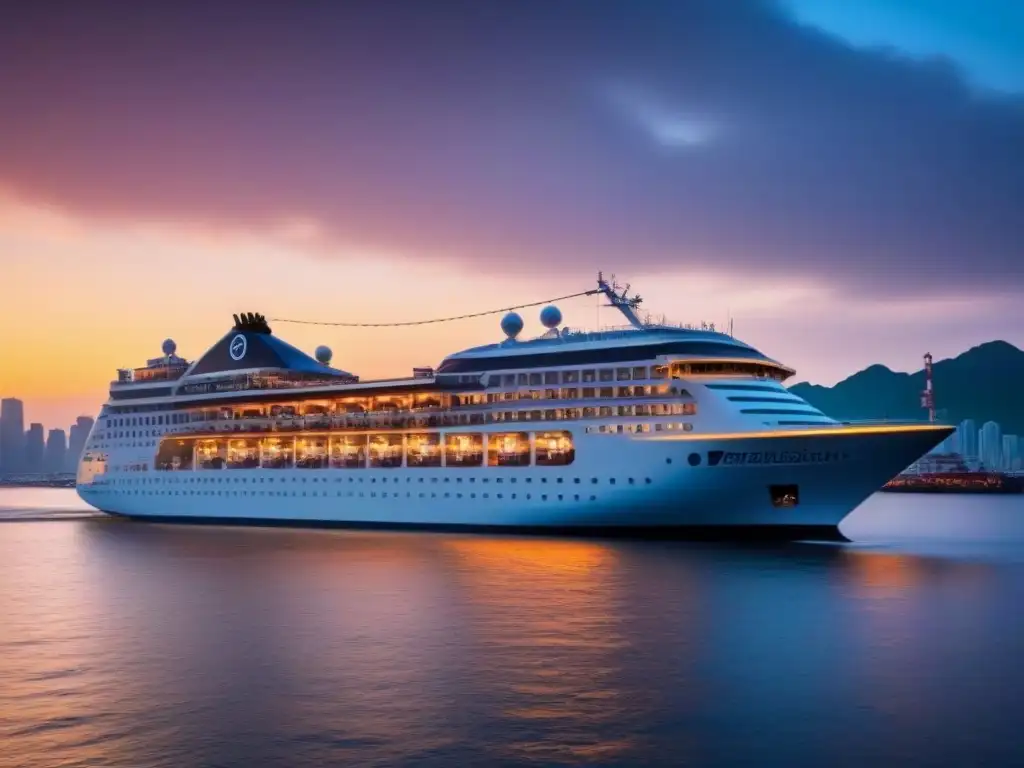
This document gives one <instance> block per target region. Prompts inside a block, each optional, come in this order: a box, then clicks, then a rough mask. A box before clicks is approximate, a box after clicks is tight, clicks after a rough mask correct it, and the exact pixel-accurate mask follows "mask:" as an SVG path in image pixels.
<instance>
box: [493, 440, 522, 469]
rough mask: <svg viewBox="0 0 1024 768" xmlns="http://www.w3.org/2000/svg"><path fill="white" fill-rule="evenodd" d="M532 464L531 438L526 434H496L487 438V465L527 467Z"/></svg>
mask: <svg viewBox="0 0 1024 768" xmlns="http://www.w3.org/2000/svg"><path fill="white" fill-rule="evenodd" d="M529 464H530V436H529V434H527V433H526V432H496V433H493V434H489V435H488V436H487V465H488V466H490V467H526V466H529Z"/></svg>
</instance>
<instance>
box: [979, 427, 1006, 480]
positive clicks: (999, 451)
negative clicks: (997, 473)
mask: <svg viewBox="0 0 1024 768" xmlns="http://www.w3.org/2000/svg"><path fill="white" fill-rule="evenodd" d="M978 458H979V459H981V463H982V465H983V466H984V467H985V469H992V470H998V469H1001V468H1002V466H1003V434H1002V429H1001V428H1000V427H999V425H998V424H997V423H996V422H994V421H986V422H985V423H984V424H983V425H982V427H981V429H980V430H978Z"/></svg>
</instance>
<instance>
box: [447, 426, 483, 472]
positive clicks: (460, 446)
mask: <svg viewBox="0 0 1024 768" xmlns="http://www.w3.org/2000/svg"><path fill="white" fill-rule="evenodd" d="M444 461H445V464H446V465H447V466H449V467H479V466H481V465H482V464H483V463H484V437H483V435H481V434H479V433H468V432H467V433H461V432H457V433H449V434H447V435H445V439H444Z"/></svg>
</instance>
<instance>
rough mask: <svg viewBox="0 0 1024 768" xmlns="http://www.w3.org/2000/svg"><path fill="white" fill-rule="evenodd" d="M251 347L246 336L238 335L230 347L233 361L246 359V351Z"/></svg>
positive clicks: (229, 351) (229, 350) (229, 352)
mask: <svg viewBox="0 0 1024 768" xmlns="http://www.w3.org/2000/svg"><path fill="white" fill-rule="evenodd" d="M248 347H249V342H247V341H246V340H245V336H243V335H242V334H238V335H237V336H235V338H233V339H232V340H231V344H230V345H229V346H228V354H229V355H231V359H232V360H241V359H242V358H243V357H245V350H246V349H247V348H248Z"/></svg>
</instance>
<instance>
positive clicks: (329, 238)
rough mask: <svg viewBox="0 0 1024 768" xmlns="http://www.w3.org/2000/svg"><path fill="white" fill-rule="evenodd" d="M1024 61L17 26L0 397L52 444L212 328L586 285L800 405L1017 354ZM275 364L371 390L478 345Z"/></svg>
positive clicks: (3, 226)
mask: <svg viewBox="0 0 1024 768" xmlns="http://www.w3.org/2000/svg"><path fill="white" fill-rule="evenodd" d="M1022 37H1024V5H1022V4H1021V3H1019V2H1018V1H1017V0H898V2H897V0H892V1H891V2H883V0H858V2H855V3H851V2H848V0H774V1H769V0H762V1H757V0H670V1H664V2H658V1H657V0H646V1H645V2H642V3H640V2H635V1H628V0H622V1H620V2H612V1H611V0H577V1H569V0H565V1H560V0H518V1H517V2H497V1H496V0H491V1H489V0H451V1H445V2H442V1H440V0H438V1H437V2H431V3H422V2H412V1H408V2H391V1H389V0H366V1H365V2H363V1H361V0H348V1H347V2H344V3H339V2H326V1H325V2H289V3H282V2H259V1H258V0H245V2H243V1H242V0H236V1H235V2H225V1H221V0H205V1H204V2H188V1H186V0H176V1H175V2H173V3H159V4H158V3H139V2H133V1H131V0H123V1H121V2H115V1H113V0H111V1H109V2H100V1H98V0H96V1H94V0H81V1H80V2H76V3H57V2H45V1H42V2H35V3H28V2H26V3H23V4H21V6H20V7H18V8H6V9H5V12H4V16H3V20H2V23H0V94H2V97H3V101H2V108H0V260H2V272H0V293H2V295H0V394H2V395H4V396H11V395H15V396H20V397H23V398H24V399H26V400H27V401H28V416H29V417H30V418H31V419H34V420H42V421H44V422H46V423H47V425H48V426H58V425H62V424H63V423H64V422H67V421H70V420H71V419H72V418H73V416H75V415H77V414H78V413H79V412H94V411H96V410H97V409H98V405H99V403H100V402H101V401H102V400H103V399H104V397H105V389H106V384H107V382H108V381H109V379H110V378H111V377H112V375H113V373H114V370H115V369H116V368H117V367H118V366H131V365H136V364H139V363H141V362H142V360H143V359H144V358H145V357H148V356H154V355H156V354H157V353H158V350H159V346H160V341H161V340H162V339H163V338H164V337H166V336H173V337H174V338H175V339H176V340H177V341H178V342H179V348H180V351H181V352H182V353H184V354H185V355H186V356H190V357H194V356H198V355H199V354H201V353H202V351H203V350H204V349H205V348H206V347H207V346H208V345H209V344H210V343H212V342H213V341H214V340H215V339H216V338H218V337H219V336H220V335H221V334H222V333H223V332H225V331H226V329H227V326H228V325H229V324H230V315H231V313H232V312H236V311H240V310H254V311H261V312H263V313H265V314H267V315H268V316H270V317H299V318H304V319H326V320H366V321H388V320H405V319H417V318H420V317H430V316H436V315H444V314H455V313H460V312H470V311H474V310H483V309H489V308H492V307H499V306H504V305H507V304H512V303H518V302H522V301H531V300H539V299H544V298H546V297H548V296H554V295H559V294H565V293H571V292H573V291H575V290H584V289H587V288H590V287H592V283H593V278H594V273H595V272H596V271H597V270H598V269H603V270H605V271H606V272H614V273H616V274H617V275H618V276H619V277H620V279H622V280H623V281H627V280H628V281H630V282H632V284H633V286H634V287H635V288H636V289H638V290H639V291H640V293H641V294H642V295H643V296H644V299H645V307H646V308H647V309H649V310H651V311H653V312H656V313H659V314H660V313H665V314H667V315H669V316H670V317H671V318H674V319H676V320H680V321H700V320H712V321H717V322H719V323H721V322H724V321H725V320H726V318H727V317H732V318H733V319H734V321H735V329H736V333H737V335H738V336H740V337H741V338H743V339H745V340H747V341H749V342H751V343H753V344H754V345H756V346H758V347H759V348H761V349H762V350H763V351H765V352H766V353H767V354H769V355H771V356H773V357H776V358H777V359H780V360H782V361H784V362H786V363H787V364H789V365H791V366H793V367H795V368H796V369H797V370H798V378H799V379H809V380H811V381H815V382H820V383H826V384H831V383H834V382H835V381H837V380H838V379H841V378H843V377H845V376H846V375H848V374H850V373H852V372H854V371H856V370H858V369H860V368H862V367H864V366H866V365H868V364H871V363H874V362H882V363H885V364H887V365H889V366H890V367H893V368H895V369H899V370H908V369H916V368H919V367H920V358H921V355H922V354H923V353H924V352H927V351H930V352H932V353H933V354H934V355H936V357H937V358H940V357H945V356H950V355H955V354H957V353H959V352H961V351H963V350H965V349H966V348H968V347H970V346H972V345H974V344H977V343H980V342H982V341H986V340H990V339H994V338H1003V339H1006V340H1008V341H1010V342H1012V343H1015V344H1017V345H1018V346H1024V312H1022V311H1021V307H1022V298H1024V248H1022V243H1024V47H1022V46H1021V45H1020V44H1019V40H1020V39H1022ZM562 310H563V314H564V315H565V317H566V322H567V323H568V324H570V325H574V326H593V325H595V324H598V323H601V324H610V323H615V322H618V319H617V318H614V317H612V316H611V314H610V313H609V311H608V310H598V309H597V307H596V306H595V304H594V301H593V300H576V301H570V302H566V303H565V304H564V305H563V306H562ZM534 320H535V318H534V317H533V316H532V314H531V315H528V323H527V329H528V331H529V330H531V329H533V330H535V329H537V328H538V324H537V323H536V322H535V321H534ZM275 330H276V331H277V332H279V333H281V334H282V335H284V336H286V337H287V338H289V339H290V340H292V341H293V342H294V343H297V344H298V345H299V346H302V347H305V348H310V349H311V348H312V347H313V346H315V345H316V344H318V343H324V342H326V343H328V344H330V345H331V346H332V347H334V349H335V355H336V357H335V361H336V363H337V364H339V365H341V366H342V367H345V368H347V369H349V370H354V371H355V372H357V373H359V374H361V375H362V376H363V377H364V378H370V377H378V376H387V375H395V374H404V373H406V372H407V371H408V369H409V368H411V366H413V365H429V364H432V363H436V362H438V361H439V360H440V358H442V357H443V356H444V355H445V354H446V353H447V352H450V351H453V350H455V349H458V348H461V347H464V346H469V345H473V344H477V343H483V342H486V341H490V340H494V339H496V338H497V336H498V335H499V334H498V333H497V318H487V319H483V320H480V321H472V322H465V323H457V324H450V325H445V326H433V327H428V328H424V329H420V330H416V331H408V330H405V331H347V330H337V329H319V328H308V327H290V326H287V325H283V324H280V323H279V324H277V325H276V327H275ZM940 397H941V393H940Z"/></svg>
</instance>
